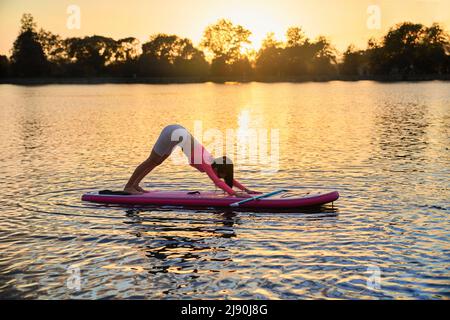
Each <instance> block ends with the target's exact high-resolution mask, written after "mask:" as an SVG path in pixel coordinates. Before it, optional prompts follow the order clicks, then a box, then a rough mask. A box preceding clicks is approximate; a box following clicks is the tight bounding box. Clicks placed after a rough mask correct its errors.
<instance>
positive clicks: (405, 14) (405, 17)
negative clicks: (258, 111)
mask: <svg viewBox="0 0 450 320" xmlns="http://www.w3.org/2000/svg"><path fill="white" fill-rule="evenodd" d="M71 4H74V5H77V6H79V8H80V10H81V27H80V29H79V30H78V29H72V30H70V29H68V28H67V26H66V22H67V18H68V16H69V14H67V12H66V11H67V7H68V6H69V5H71ZM371 5H376V6H378V7H379V8H380V13H381V19H380V22H381V25H380V26H381V28H380V29H369V28H368V26H367V21H368V19H369V18H370V14H368V12H367V10H368V7H369V6H371ZM23 13H31V14H32V15H33V16H34V17H35V20H36V21H37V23H38V26H39V27H43V28H44V29H46V30H50V31H52V32H54V33H58V34H60V35H62V36H63V37H74V36H85V35H93V34H99V35H104V36H110V37H113V38H115V39H118V38H123V37H127V36H133V37H136V38H138V39H139V40H140V41H141V42H144V41H146V40H147V39H148V37H149V35H151V34H154V33H158V32H164V33H174V34H177V35H179V36H183V37H188V38H190V39H192V40H193V41H194V43H195V44H197V43H198V42H199V41H200V38H201V36H202V32H203V30H204V28H205V27H206V26H207V25H208V24H211V23H213V22H215V21H217V20H218V19H220V18H228V19H230V20H232V21H233V22H235V23H238V24H241V25H243V26H244V27H246V28H248V29H250V31H252V32H253V35H252V38H251V39H252V40H253V46H254V47H256V48H258V47H259V45H260V42H261V39H263V38H264V37H265V35H266V34H267V33H268V32H271V31H273V32H275V35H276V36H277V38H279V39H280V40H282V39H283V35H284V33H285V31H286V29H287V28H288V27H290V26H300V27H302V29H303V30H304V31H305V33H306V35H307V36H309V37H310V38H315V37H317V36H318V35H325V36H327V37H329V38H330V39H331V41H332V43H333V44H334V45H335V46H336V47H337V48H338V49H339V50H345V48H346V47H347V46H348V44H350V43H353V44H356V45H357V46H358V47H361V48H364V47H365V45H366V43H367V40H368V39H369V38H370V37H371V36H376V37H379V36H381V35H382V34H383V33H384V32H386V30H387V29H388V28H389V27H390V26H392V25H393V24H395V23H398V22H403V21H412V22H420V23H424V24H427V25H429V24H431V23H432V22H434V21H436V22H440V23H442V24H443V25H444V26H445V28H447V31H449V30H448V28H449V26H450V0H164V1H161V0H127V1H111V0H95V1H93V0H70V1H67V0H0V30H1V31H0V32H1V37H0V54H7V55H9V51H10V49H11V47H12V43H13V42H14V39H15V38H16V36H17V33H18V29H19V21H20V17H21V15H22V14H23Z"/></svg>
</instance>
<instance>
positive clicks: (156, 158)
mask: <svg viewBox="0 0 450 320" xmlns="http://www.w3.org/2000/svg"><path fill="white" fill-rule="evenodd" d="M168 157H169V155H164V156H160V155H159V154H157V153H156V152H155V151H152V153H151V154H150V157H148V158H147V159H146V160H145V161H144V162H142V163H141V164H140V165H139V166H137V168H136V169H135V170H134V172H133V174H132V175H131V177H130V179H129V180H128V182H127V184H126V185H125V188H124V191H125V192H129V193H132V194H136V193H141V192H143V191H144V190H143V189H142V188H141V187H139V183H141V181H142V179H144V177H145V176H146V175H148V174H149V173H150V172H151V171H152V170H153V169H154V168H156V167H157V166H159V165H160V164H161V163H163V162H164V160H166V159H167V158H168Z"/></svg>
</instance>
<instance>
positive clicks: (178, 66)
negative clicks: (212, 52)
mask: <svg viewBox="0 0 450 320" xmlns="http://www.w3.org/2000/svg"><path fill="white" fill-rule="evenodd" d="M207 69H208V63H207V62H206V60H205V57H204V54H203V52H201V51H200V50H198V49H196V48H195V47H194V46H193V44H192V42H191V41H190V40H189V39H186V38H180V37H178V36H176V35H166V34H157V35H154V36H153V37H152V38H151V39H150V41H149V42H146V43H144V44H143V45H142V55H141V56H140V57H139V70H140V73H141V74H142V75H146V76H157V77H163V76H202V75H205V74H206V72H207Z"/></svg>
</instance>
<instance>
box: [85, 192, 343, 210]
mask: <svg viewBox="0 0 450 320" xmlns="http://www.w3.org/2000/svg"><path fill="white" fill-rule="evenodd" d="M338 198H339V193H338V192H337V191H332V192H330V191H329V190H327V191H298V192H287V193H280V194H277V195H274V196H271V197H269V198H262V199H256V200H252V201H249V202H246V203H243V204H242V205H240V206H239V207H240V208H254V209H267V208H271V209H275V208H277V209H292V208H301V207H314V206H320V205H323V204H327V203H330V202H333V201H336V200H337V199H338ZM81 199H82V200H83V201H88V202H94V203H103V204H120V205H157V206H181V207H229V206H230V204H232V203H236V202H238V201H241V200H245V199H246V198H242V197H235V196H229V195H227V194H224V193H222V192H214V191H202V192H199V191H195V192H192V191H191V192H188V191H162V190H155V191H148V192H146V193H142V194H138V195H128V194H126V193H124V192H121V191H115V192H114V191H109V190H103V191H97V192H89V193H86V194H84V195H83V196H82V198H81Z"/></svg>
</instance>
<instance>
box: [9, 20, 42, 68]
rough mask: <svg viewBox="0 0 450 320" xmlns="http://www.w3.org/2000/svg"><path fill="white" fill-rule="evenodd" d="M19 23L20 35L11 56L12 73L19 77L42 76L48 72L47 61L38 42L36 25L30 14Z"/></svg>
mask: <svg viewBox="0 0 450 320" xmlns="http://www.w3.org/2000/svg"><path fill="white" fill-rule="evenodd" d="M20 22H21V27H20V33H19V35H18V37H17V39H16V40H15V41H14V45H13V49H12V55H11V67H12V71H13V73H14V75H16V76H19V77H24V76H25V77H35V76H42V75H44V74H45V73H46V72H47V71H48V61H47V59H46V57H45V53H44V50H43V48H42V45H41V43H40V42H39V35H38V34H37V32H36V23H35V22H34V19H33V16H32V15H31V14H24V15H23V16H22V19H21V21H20Z"/></svg>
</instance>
